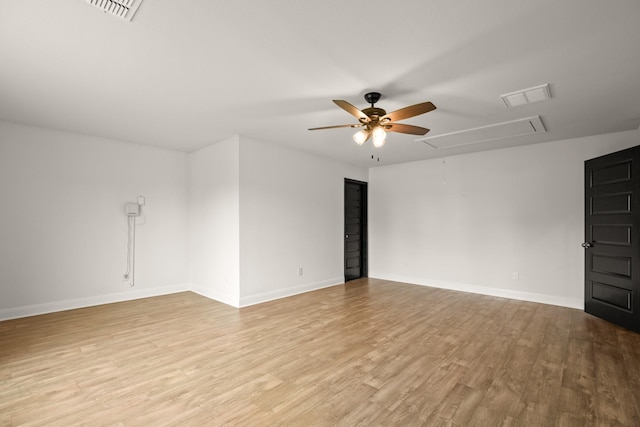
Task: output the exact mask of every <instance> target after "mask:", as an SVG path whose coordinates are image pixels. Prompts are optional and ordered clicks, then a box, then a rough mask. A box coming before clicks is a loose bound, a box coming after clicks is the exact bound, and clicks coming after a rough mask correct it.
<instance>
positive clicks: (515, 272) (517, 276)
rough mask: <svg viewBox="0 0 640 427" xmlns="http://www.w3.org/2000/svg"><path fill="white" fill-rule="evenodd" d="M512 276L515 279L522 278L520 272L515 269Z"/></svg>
mask: <svg viewBox="0 0 640 427" xmlns="http://www.w3.org/2000/svg"><path fill="white" fill-rule="evenodd" d="M511 278H512V279H513V280H518V279H520V274H519V273H518V272H517V271H514V272H513V273H511Z"/></svg>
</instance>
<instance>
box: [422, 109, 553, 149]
mask: <svg viewBox="0 0 640 427" xmlns="http://www.w3.org/2000/svg"><path fill="white" fill-rule="evenodd" d="M546 131H547V130H546V129H545V127H544V125H543V124H542V120H541V119H540V116H533V117H527V118H526V119H518V120H512V121H509V122H503V123H496V124H493V125H488V126H481V127H477V128H473V129H467V130H461V131H457V132H450V133H444V134H442V135H434V136H428V137H426V138H421V139H419V140H418V141H422V142H424V143H425V144H427V145H429V146H431V147H432V148H435V149H436V150H442V149H444V148H453V147H460V146H463V145H471V144H479V143H483V142H490V141H496V140H499V139H506V138H513V137H517V136H525V135H532V134H535V133H544V132H546Z"/></svg>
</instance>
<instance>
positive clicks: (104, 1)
mask: <svg viewBox="0 0 640 427" xmlns="http://www.w3.org/2000/svg"><path fill="white" fill-rule="evenodd" d="M87 3H90V4H92V5H94V6H95V7H98V8H100V9H102V11H103V12H104V13H110V14H111V15H115V16H117V17H118V18H122V19H124V20H125V21H131V19H132V18H133V15H134V14H135V13H136V10H138V7H139V6H140V3H142V0H87Z"/></svg>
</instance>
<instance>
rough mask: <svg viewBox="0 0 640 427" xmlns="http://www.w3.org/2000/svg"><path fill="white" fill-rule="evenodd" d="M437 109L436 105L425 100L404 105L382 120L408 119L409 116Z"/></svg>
mask: <svg viewBox="0 0 640 427" xmlns="http://www.w3.org/2000/svg"><path fill="white" fill-rule="evenodd" d="M435 109H436V106H435V105H433V103H431V102H423V103H421V104H416V105H411V106H409V107H404V108H401V109H399V110H396V111H392V112H390V113H389V114H387V115H386V116H383V117H381V118H380V120H384V119H389V121H392V122H397V121H398V120H403V119H408V118H409V117H414V116H419V115H420V114H424V113H428V112H429V111H433V110H435Z"/></svg>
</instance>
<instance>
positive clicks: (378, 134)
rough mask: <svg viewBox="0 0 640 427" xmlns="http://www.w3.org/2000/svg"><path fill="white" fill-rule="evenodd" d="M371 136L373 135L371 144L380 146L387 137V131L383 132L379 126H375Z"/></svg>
mask: <svg viewBox="0 0 640 427" xmlns="http://www.w3.org/2000/svg"><path fill="white" fill-rule="evenodd" d="M371 136H372V137H373V146H374V147H376V148H380V147H382V146H383V145H384V142H385V140H386V139H387V132H385V131H384V129H382V128H381V127H380V126H377V127H376V128H375V129H374V130H373V132H371Z"/></svg>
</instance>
